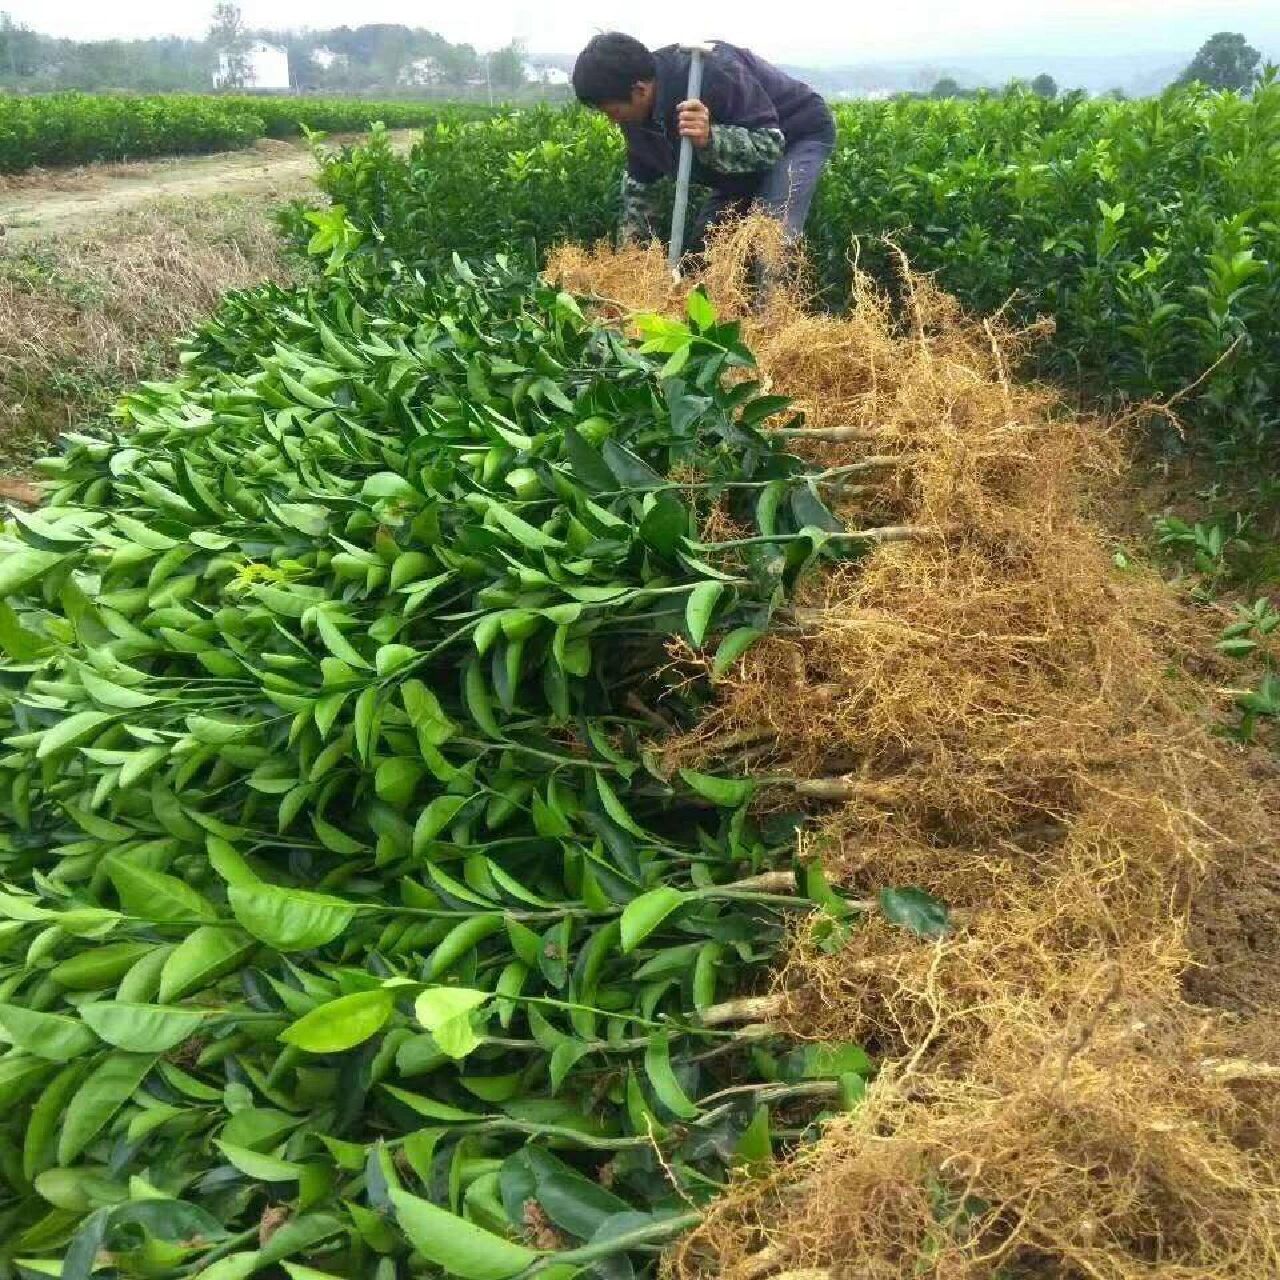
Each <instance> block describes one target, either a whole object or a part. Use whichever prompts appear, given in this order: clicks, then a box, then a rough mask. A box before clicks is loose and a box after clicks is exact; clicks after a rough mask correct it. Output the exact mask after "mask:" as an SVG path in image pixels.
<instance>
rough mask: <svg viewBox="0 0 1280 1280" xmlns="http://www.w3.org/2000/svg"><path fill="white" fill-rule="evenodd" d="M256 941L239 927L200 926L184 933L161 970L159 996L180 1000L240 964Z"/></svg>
mask: <svg viewBox="0 0 1280 1280" xmlns="http://www.w3.org/2000/svg"><path fill="white" fill-rule="evenodd" d="M257 946H258V944H257V943H256V942H255V941H254V940H253V939H252V938H250V937H247V936H246V935H245V934H243V933H241V932H240V930H239V929H227V928H214V927H212V926H208V925H205V926H202V927H201V928H199V929H195V930H193V931H192V932H191V933H189V934H187V936H186V937H185V938H183V940H182V941H181V942H180V943H178V945H177V947H176V948H174V950H173V951H172V952H171V953H170V955H169V957H168V959H167V960H165V962H164V968H163V969H161V971H160V991H159V999H160V1000H161V1002H163V1003H168V1002H169V1001H171V1000H181V999H183V997H185V996H189V995H194V994H195V993H196V992H197V991H203V990H204V989H205V987H208V986H210V985H211V984H212V983H214V982H216V981H217V980H218V979H219V978H222V977H225V976H226V975H227V974H228V973H234V972H235V971H236V970H237V969H240V968H241V967H243V966H244V965H245V964H246V963H247V962H248V959H249V957H250V956H251V955H252V954H253V952H254V951H255V950H256V949H257Z"/></svg>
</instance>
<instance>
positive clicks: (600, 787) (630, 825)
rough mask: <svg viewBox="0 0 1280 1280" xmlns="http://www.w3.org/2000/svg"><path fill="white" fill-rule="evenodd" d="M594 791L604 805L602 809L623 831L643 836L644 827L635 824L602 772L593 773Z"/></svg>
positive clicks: (642, 837)
mask: <svg viewBox="0 0 1280 1280" xmlns="http://www.w3.org/2000/svg"><path fill="white" fill-rule="evenodd" d="M595 784H596V792H597V794H598V795H599V797H600V803H601V804H602V805H603V806H604V811H605V813H607V814H608V815H609V817H611V818H612V819H613V820H614V822H616V823H617V824H618V826H620V827H621V828H622V829H623V830H624V831H630V832H631V834H632V835H633V836H640V837H641V839H644V838H645V832H644V828H642V827H639V826H637V825H636V822H635V819H634V818H632V816H631V815H630V814H629V813H628V812H627V810H626V806H625V805H624V804H623V803H622V801H621V800H619V799H618V793H617V792H616V791H615V790H614V789H613V787H612V786H611V785H610V783H609V781H608V780H607V779H606V778H605V776H604V774H603V773H600V772H597V773H596V774H595Z"/></svg>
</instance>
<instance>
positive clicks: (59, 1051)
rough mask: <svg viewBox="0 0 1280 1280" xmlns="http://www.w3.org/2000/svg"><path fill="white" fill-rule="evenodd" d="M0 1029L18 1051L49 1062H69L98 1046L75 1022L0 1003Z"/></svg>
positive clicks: (91, 1032) (88, 1030) (54, 1015)
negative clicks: (1, 1028) (0, 1028)
mask: <svg viewBox="0 0 1280 1280" xmlns="http://www.w3.org/2000/svg"><path fill="white" fill-rule="evenodd" d="M0 1027H3V1028H4V1031H5V1034H6V1035H7V1036H8V1037H9V1040H10V1041H11V1042H12V1043H13V1044H15V1045H16V1046H17V1047H18V1048H19V1049H22V1050H24V1051H25V1052H26V1053H33V1054H35V1056H36V1057H37V1058H46V1059H48V1061H50V1062H70V1061H71V1059H72V1058H78V1057H80V1055H81V1054H84V1053H88V1052H89V1051H90V1050H91V1049H96V1048H97V1047H98V1038H97V1036H95V1035H94V1034H93V1031H92V1030H91V1029H90V1028H89V1027H86V1026H85V1025H84V1024H83V1023H81V1022H80V1021H79V1020H78V1019H76V1018H68V1017H66V1016H65V1015H63V1014H60V1013H41V1012H39V1011H38V1010H35V1009H26V1008H23V1007H22V1006H21V1005H15V1004H0Z"/></svg>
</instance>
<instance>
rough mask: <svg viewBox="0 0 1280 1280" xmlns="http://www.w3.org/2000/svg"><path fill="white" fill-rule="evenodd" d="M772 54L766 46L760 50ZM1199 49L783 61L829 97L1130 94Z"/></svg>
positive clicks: (1142, 93) (1268, 54) (1154, 86)
mask: <svg viewBox="0 0 1280 1280" xmlns="http://www.w3.org/2000/svg"><path fill="white" fill-rule="evenodd" d="M1253 43H1254V45H1255V46H1256V47H1257V48H1258V49H1260V50H1261V52H1262V54H1263V59H1264V61H1270V62H1276V63H1280V44H1277V45H1276V46H1275V47H1274V48H1272V47H1268V46H1267V45H1266V43H1265V42H1261V43H1260V42H1258V41H1254V42H1253ZM760 52H761V53H763V54H764V55H765V56H766V57H768V52H767V50H763V49H762V50H760ZM1194 56H1195V49H1194V48H1192V49H1186V50H1184V51H1181V52H1180V51H1178V50H1176V49H1175V50H1172V51H1170V50H1167V49H1166V50H1160V51H1156V52H1148V53H1116V54H1097V55H1078V54H1076V55H1072V54H1053V53H1044V54H1024V55H1004V54H996V55H990V56H981V55H965V56H956V57H940V58H921V59H913V60H910V61H906V60H900V61H867V62H850V63H842V64H839V65H832V66H812V65H798V64H793V63H784V64H783V66H784V69H785V70H787V71H789V72H790V73H791V74H792V75H794V76H798V77H799V78H800V79H801V80H804V81H805V82H806V83H807V84H811V85H813V87H814V88H815V89H817V90H818V91H819V92H821V93H823V94H826V95H827V96H829V97H856V98H862V97H887V96H889V95H891V94H895V93H921V92H924V91H926V90H928V89H930V88H932V87H933V85H935V84H936V83H937V82H938V81H939V80H941V79H943V77H946V76H949V77H951V78H952V79H953V80H955V81H957V82H958V83H959V84H960V85H961V86H962V87H963V88H965V89H980V88H984V87H986V88H999V87H1001V86H1003V85H1006V84H1008V83H1009V81H1010V80H1015V79H1017V80H1032V79H1034V78H1035V77H1036V76H1038V75H1040V74H1041V73H1042V72H1044V73H1047V74H1049V75H1051V76H1052V77H1053V78H1054V79H1055V80H1056V81H1057V82H1058V85H1059V86H1060V87H1061V88H1062V89H1063V90H1070V89H1084V90H1086V91H1087V92H1088V93H1091V94H1100V93H1107V92H1109V91H1111V90H1112V89H1120V90H1123V92H1124V93H1126V94H1127V95H1128V96H1129V97H1134V98H1137V97H1146V96H1148V95H1150V94H1153V93H1159V92H1160V91H1161V90H1162V89H1164V88H1165V87H1166V86H1167V85H1169V84H1171V83H1172V82H1173V81H1174V80H1176V79H1177V78H1178V76H1179V75H1180V74H1181V73H1182V71H1183V69H1184V68H1185V67H1186V65H1187V63H1189V62H1190V61H1191V59H1192V58H1193V57H1194ZM541 60H542V61H544V62H546V63H547V64H549V65H555V66H559V67H563V68H564V69H565V70H571V69H572V67H573V55H572V54H563V53H553V54H544V55H541Z"/></svg>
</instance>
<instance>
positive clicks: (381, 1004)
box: [280, 987, 394, 1053]
mask: <svg viewBox="0 0 1280 1280" xmlns="http://www.w3.org/2000/svg"><path fill="white" fill-rule="evenodd" d="M393 1005H394V1001H393V998H392V993H391V992H390V991H389V990H387V989H386V988H385V987H378V988H375V989H374V990H372V991H357V992H355V993H354V994H353V995H349V996H340V997H339V998H338V999H337V1000H330V1001H329V1002H328V1003H327V1004H322V1005H320V1006H319V1008H316V1009H312V1010H311V1012H310V1013H308V1014H305V1015H304V1016H303V1017H301V1018H299V1019H298V1021H297V1022H295V1023H293V1024H292V1025H291V1026H289V1027H287V1028H286V1029H285V1030H284V1031H282V1032H281V1033H280V1039H281V1040H283V1041H284V1043H285V1044H291V1045H293V1046H294V1047H295V1048H298V1049H305V1050H306V1051H307V1052H308V1053H343V1052H344V1051H345V1050H347V1049H352V1048H354V1047H355V1046H356V1045H358V1044H363V1043H364V1041H366V1040H367V1039H368V1038H369V1037H370V1036H372V1035H375V1034H377V1032H379V1031H381V1030H382V1028H383V1026H384V1025H385V1023H386V1021H387V1019H388V1018H389V1017H390V1016H391V1010H392V1008H393Z"/></svg>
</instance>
